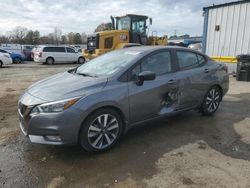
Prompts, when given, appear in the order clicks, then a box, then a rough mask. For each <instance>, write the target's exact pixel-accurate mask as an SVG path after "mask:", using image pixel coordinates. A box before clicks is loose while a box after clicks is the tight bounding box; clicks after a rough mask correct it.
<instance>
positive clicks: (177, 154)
mask: <svg viewBox="0 0 250 188" xmlns="http://www.w3.org/2000/svg"><path fill="white" fill-rule="evenodd" d="M75 66H77V65H76V64H65V65H52V66H49V65H41V64H35V63H33V62H26V63H25V64H20V65H10V66H6V67H5V68H3V69H0V83H1V87H0V187H69V186H70V187H164V188H165V187H246V188H247V187H250V179H249V176H250V161H249V160H250V83H249V82H248V83H247V82H237V81H235V78H233V77H231V78H230V90H229V92H228V94H227V95H226V96H225V98H224V99H223V102H222V104H221V106H220V108H219V110H218V111H217V113H216V114H215V115H214V116H210V117H207V116H201V115H200V114H198V113H196V112H194V111H190V112H186V113H183V114H181V115H178V116H174V117H171V118H168V119H166V120H164V121H157V122H153V123H150V124H147V125H144V126H140V127H136V128H134V129H131V130H130V131H129V132H128V133H127V134H126V135H125V136H124V137H123V139H122V140H121V142H119V144H118V145H116V147H115V148H114V149H112V150H110V151H108V152H106V153H101V154H88V153H85V152H84V151H82V150H81V148H80V147H79V146H74V147H65V146H47V145H37V144H31V143H30V142H29V140H28V139H27V138H25V137H24V136H23V134H22V133H21V131H20V129H19V127H18V116H17V101H18V97H19V96H20V94H21V93H22V92H23V91H24V90H25V89H26V88H27V87H28V86H29V85H31V84H32V83H34V82H35V81H37V80H39V79H42V78H44V77H47V76H49V75H52V74H55V73H58V72H62V71H65V70H67V69H69V68H70V67H75Z"/></svg>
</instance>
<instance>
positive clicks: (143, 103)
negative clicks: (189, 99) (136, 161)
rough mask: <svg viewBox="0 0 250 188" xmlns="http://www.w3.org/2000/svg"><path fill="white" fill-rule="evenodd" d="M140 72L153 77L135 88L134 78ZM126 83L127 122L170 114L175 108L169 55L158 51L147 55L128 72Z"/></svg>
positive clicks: (175, 91) (166, 51)
mask: <svg viewBox="0 0 250 188" xmlns="http://www.w3.org/2000/svg"><path fill="white" fill-rule="evenodd" d="M143 71H152V72H154V73H155V74H156V78H155V80H152V81H145V82H144V83H143V85H141V86H138V85H137V84H136V81H135V80H136V78H137V77H136V75H138V74H139V73H140V72H143ZM130 77H131V78H130V79H131V81H129V82H128V89H129V108H130V122H131V123H136V122H140V121H143V120H147V119H151V118H155V117H158V116H161V115H165V114H167V113H170V112H172V111H174V109H175V108H177V106H178V100H177V98H178V97H177V93H178V82H176V80H175V73H174V71H173V64H172V55H171V51H168V50H161V51H157V52H154V53H153V54H150V55H148V56H147V57H145V58H144V59H142V60H140V61H139V63H138V64H137V65H136V66H135V67H133V69H132V70H131V76H130Z"/></svg>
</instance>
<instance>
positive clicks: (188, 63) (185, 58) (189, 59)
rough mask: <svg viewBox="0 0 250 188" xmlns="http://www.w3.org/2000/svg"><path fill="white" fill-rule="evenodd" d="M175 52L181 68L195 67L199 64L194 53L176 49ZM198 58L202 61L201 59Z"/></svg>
mask: <svg viewBox="0 0 250 188" xmlns="http://www.w3.org/2000/svg"><path fill="white" fill-rule="evenodd" d="M176 53H177V58H178V62H179V67H180V69H181V70H183V69H191V68H195V67H198V66H199V65H200V64H199V61H198V58H197V55H196V54H195V53H192V52H186V51H177V52H176ZM200 60H201V61H202V59H200Z"/></svg>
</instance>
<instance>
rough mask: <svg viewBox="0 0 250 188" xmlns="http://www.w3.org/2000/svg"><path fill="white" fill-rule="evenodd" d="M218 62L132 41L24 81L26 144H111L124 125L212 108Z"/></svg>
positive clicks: (221, 79) (222, 90)
mask: <svg viewBox="0 0 250 188" xmlns="http://www.w3.org/2000/svg"><path fill="white" fill-rule="evenodd" d="M228 85H229V78H228V74H227V69H226V67H225V66H224V65H223V64H220V63H217V62H215V61H213V60H212V59H210V58H209V57H208V56H206V55H204V54H202V53H200V52H197V51H193V50H190V49H187V48H180V47H159V46H158V47H152V46H151V47H131V48H124V49H121V50H116V51H112V52H109V53H107V54H104V55H102V56H100V57H98V58H95V59H93V60H91V61H89V62H87V63H85V64H83V65H81V66H79V67H77V68H74V69H71V70H68V71H66V72H63V73H59V74H56V75H54V76H52V77H49V78H46V79H44V80H42V81H39V82H37V83H35V84H33V85H32V86H31V87H29V88H28V89H27V90H26V91H25V93H24V94H23V95H22V96H21V97H20V100H19V103H18V105H19V107H18V112H19V119H20V127H21V130H22V131H23V133H24V134H25V135H26V136H27V137H29V139H30V141H31V142H33V143H41V144H54V145H62V144H76V143H79V144H80V145H81V146H82V147H83V148H84V149H85V150H87V151H91V152H99V151H104V150H107V149H109V148H111V147H112V146H113V145H114V144H115V143H116V142H117V141H118V140H119V138H120V137H121V135H122V134H123V133H124V132H126V131H127V130H128V129H129V128H130V127H133V126H135V125H138V124H141V123H145V122H148V121H151V120H155V119H158V118H163V117H167V116H169V115H173V114H177V113H180V112H183V111H186V110H192V109H198V110H199V111H200V112H201V113H202V114H205V115H211V114H213V113H215V112H216V110H217V109H218V107H219V105H220V102H221V100H222V97H223V96H224V95H225V94H226V93H227V91H228Z"/></svg>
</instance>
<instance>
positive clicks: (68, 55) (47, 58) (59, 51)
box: [34, 46, 85, 64]
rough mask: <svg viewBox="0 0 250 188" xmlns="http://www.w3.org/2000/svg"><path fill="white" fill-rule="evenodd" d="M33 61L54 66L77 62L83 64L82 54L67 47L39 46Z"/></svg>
mask: <svg viewBox="0 0 250 188" xmlns="http://www.w3.org/2000/svg"><path fill="white" fill-rule="evenodd" d="M34 61H35V62H39V63H46V64H54V63H67V62H78V63H84V62H85V58H84V57H83V54H82V53H79V52H78V51H75V50H74V49H73V48H71V47H67V46H40V47H39V48H38V49H37V50H36V52H35V56H34Z"/></svg>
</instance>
